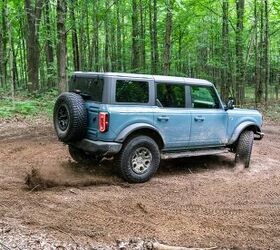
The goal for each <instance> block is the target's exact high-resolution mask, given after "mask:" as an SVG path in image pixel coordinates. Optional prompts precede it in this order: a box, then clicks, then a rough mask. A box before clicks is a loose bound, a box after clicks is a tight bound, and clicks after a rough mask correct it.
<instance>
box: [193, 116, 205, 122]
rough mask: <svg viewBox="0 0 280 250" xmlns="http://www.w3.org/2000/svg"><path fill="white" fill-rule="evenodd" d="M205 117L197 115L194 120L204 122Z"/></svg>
mask: <svg viewBox="0 0 280 250" xmlns="http://www.w3.org/2000/svg"><path fill="white" fill-rule="evenodd" d="M204 119H205V118H204V117H202V116H196V117H195V118H194V120H195V121H196V122H203V121H204Z"/></svg>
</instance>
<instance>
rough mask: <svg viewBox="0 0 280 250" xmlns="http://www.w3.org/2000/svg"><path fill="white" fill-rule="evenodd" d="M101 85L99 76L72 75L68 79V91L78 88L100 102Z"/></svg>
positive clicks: (101, 81)
mask: <svg viewBox="0 0 280 250" xmlns="http://www.w3.org/2000/svg"><path fill="white" fill-rule="evenodd" d="M103 85H104V81H103V79H100V78H90V77H74V78H73V79H71V80H70V81H69V91H74V90H79V91H80V92H81V93H82V94H83V95H85V96H87V97H88V98H89V99H90V100H92V101H96V102H102V93H103Z"/></svg>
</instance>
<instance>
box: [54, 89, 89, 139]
mask: <svg viewBox="0 0 280 250" xmlns="http://www.w3.org/2000/svg"><path fill="white" fill-rule="evenodd" d="M61 113H65V114H66V115H65V116H67V119H66V120H67V121H66V120H65V121H63V119H62V118H61V117H62V115H61ZM53 123H54V128H55V131H56V134H57V136H58V138H59V140H61V141H63V142H74V141H78V140H81V139H83V138H84V136H85V133H86V131H87V130H86V129H87V110H86V107H85V102H84V100H83V98H82V97H81V96H80V95H78V94H75V93H71V92H64V93H62V94H61V95H60V96H59V97H58V98H57V100H56V103H55V105H54V112H53Z"/></svg>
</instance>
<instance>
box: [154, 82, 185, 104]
mask: <svg viewBox="0 0 280 250" xmlns="http://www.w3.org/2000/svg"><path fill="white" fill-rule="evenodd" d="M157 102H159V103H160V104H161V106H163V107H167V108H185V85H182V84H165V83H160V84H157Z"/></svg>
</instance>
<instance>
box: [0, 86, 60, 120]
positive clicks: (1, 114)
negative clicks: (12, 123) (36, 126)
mask: <svg viewBox="0 0 280 250" xmlns="http://www.w3.org/2000/svg"><path fill="white" fill-rule="evenodd" d="M57 95H58V91H57V90H56V89H51V90H48V91H46V92H41V93H34V94H29V93H27V92H24V91H21V92H19V91H18V92H16V94H15V98H14V101H13V99H12V98H11V95H9V94H7V93H6V94H5V91H3V90H0V119H11V118H14V117H18V118H32V117H39V116H42V117H46V118H50V117H51V116H52V111H53V106H54V102H55V99H56V98H57Z"/></svg>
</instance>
